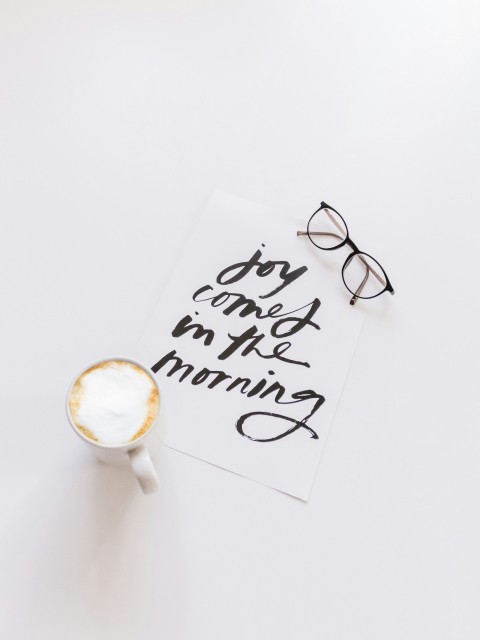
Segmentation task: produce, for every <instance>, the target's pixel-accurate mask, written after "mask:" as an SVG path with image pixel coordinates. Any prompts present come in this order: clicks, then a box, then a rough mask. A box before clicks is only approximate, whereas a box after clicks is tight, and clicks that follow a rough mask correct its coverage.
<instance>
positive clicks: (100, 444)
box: [65, 356, 162, 450]
mask: <svg viewBox="0 0 480 640" xmlns="http://www.w3.org/2000/svg"><path fill="white" fill-rule="evenodd" d="M115 360H117V361H119V362H130V363H131V364H134V365H136V366H137V367H139V368H140V369H142V370H143V371H145V373H146V374H147V375H148V376H149V377H150V378H151V379H152V380H153V383H154V384H155V387H156V388H157V393H158V411H157V413H156V415H155V418H154V420H153V422H152V424H151V425H150V427H149V428H148V429H147V431H145V433H142V435H141V436H139V437H138V438H135V440H130V441H129V442H124V443H123V444H104V443H103V442H97V441H96V440H91V439H90V438H88V437H87V436H86V435H85V434H84V433H82V432H81V431H80V429H78V428H77V427H76V426H75V423H74V421H73V418H72V414H71V413H70V404H69V400H70V394H71V393H72V389H73V387H74V385H75V383H76V381H77V380H78V379H79V378H80V376H82V375H83V374H84V373H85V371H88V369H91V368H92V367H96V366H97V365H99V364H102V363H103V362H112V361H115ZM65 408H66V412H67V418H68V422H69V423H70V426H71V427H72V429H73V430H74V432H75V433H76V434H77V436H79V437H80V438H82V440H84V441H85V442H87V443H88V444H90V445H93V446H94V447H100V448H102V449H116V450H121V449H125V450H130V449H134V448H135V447H136V446H137V444H138V443H140V442H141V441H142V440H143V439H144V438H146V436H148V435H149V433H150V432H151V431H152V429H153V428H154V426H155V422H156V421H157V418H158V415H159V413H160V411H161V408H162V394H161V392H160V387H159V386H158V382H157V380H156V378H155V376H154V375H153V373H152V372H151V371H150V370H149V369H147V367H146V366H145V365H144V364H143V363H141V362H139V361H138V360H135V359H134V358H129V357H127V356H112V357H110V358H101V359H100V360H96V361H95V362H92V364H90V365H88V366H87V367H84V368H83V369H82V370H81V371H80V373H78V374H77V375H76V376H75V377H74V378H73V380H72V382H71V383H70V385H69V387H68V391H67V398H66V401H65Z"/></svg>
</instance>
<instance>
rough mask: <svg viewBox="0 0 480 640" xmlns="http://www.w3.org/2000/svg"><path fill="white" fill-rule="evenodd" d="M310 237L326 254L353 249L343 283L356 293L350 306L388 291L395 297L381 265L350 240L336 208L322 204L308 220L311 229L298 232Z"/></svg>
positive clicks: (345, 268)
mask: <svg viewBox="0 0 480 640" xmlns="http://www.w3.org/2000/svg"><path fill="white" fill-rule="evenodd" d="M307 235H308V237H309V239H310V241H311V242H312V243H313V244H314V245H315V246H316V247H317V248H318V249H322V250H323V251H334V250H335V249H340V247H343V246H348V247H350V249H352V253H351V254H350V255H349V256H348V257H347V259H346V260H345V264H344V265H343V267H342V279H343V283H344V285H345V286H346V287H347V289H348V290H349V291H350V293H352V294H353V297H352V299H351V300H350V304H355V302H356V301H357V299H358V298H363V299H370V298H376V297H377V296H379V295H381V294H382V293H385V291H388V292H389V293H391V294H392V296H393V294H394V293H395V291H394V290H393V287H392V285H391V284H390V280H389V279H388V276H387V274H386V273H385V271H384V269H383V267H382V266H381V264H380V263H379V262H377V260H375V258H372V256H370V255H368V253H364V252H363V251H360V249H359V248H358V247H357V245H356V244H355V243H354V242H353V241H352V240H351V239H350V236H349V234H348V227H347V223H346V222H345V220H344V219H343V218H342V216H341V215H340V214H339V213H338V211H336V210H335V209H334V208H333V207H330V206H329V205H328V204H326V203H325V202H321V203H320V208H319V209H317V210H316V211H315V213H314V214H313V215H312V217H311V218H310V220H309V221H308V224H307V230H306V231H297V236H307Z"/></svg>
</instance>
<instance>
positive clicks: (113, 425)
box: [67, 358, 161, 493]
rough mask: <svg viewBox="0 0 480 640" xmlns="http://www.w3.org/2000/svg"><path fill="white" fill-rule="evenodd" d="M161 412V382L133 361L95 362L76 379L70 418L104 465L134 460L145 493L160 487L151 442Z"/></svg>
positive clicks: (69, 402)
mask: <svg viewBox="0 0 480 640" xmlns="http://www.w3.org/2000/svg"><path fill="white" fill-rule="evenodd" d="M160 409H161V402H160V394H159V389H158V386H157V382H156V380H155V378H154V377H153V375H152V373H151V372H150V371H149V370H148V369H146V368H145V367H144V366H143V365H141V364H140V363H139V362H136V361H134V360H131V359H123V358H111V359H108V360H103V361H101V362H97V363H95V364H94V365H92V366H90V367H89V368H88V369H86V370H85V371H83V372H82V373H81V374H80V375H79V376H78V377H77V378H76V379H75V380H74V382H73V384H72V385H71V387H70V390H69V392H68V395H67V415H68V418H69V420H70V424H71V425H72V427H73V428H74V430H75V431H76V433H77V434H78V435H79V436H80V437H81V438H82V440H84V441H85V442H86V443H87V444H88V445H89V446H90V447H91V448H92V450H93V451H94V453H95V454H96V455H97V457H98V458H100V459H101V460H103V461H104V462H107V463H111V464H128V462H130V465H131V467H132V469H133V471H134V472H135V475H136V476H137V479H138V481H139V483H140V486H141V488H142V490H143V491H144V492H145V493H153V492H154V491H156V490H157V488H158V478H157V475H156V472H155V468H154V466H153V463H152V461H151V459H150V455H149V453H148V450H147V449H146V446H145V443H146V441H147V440H150V442H151V438H150V436H149V434H150V432H151V431H152V429H153V427H154V426H156V425H158V424H159V422H160V416H159V414H160Z"/></svg>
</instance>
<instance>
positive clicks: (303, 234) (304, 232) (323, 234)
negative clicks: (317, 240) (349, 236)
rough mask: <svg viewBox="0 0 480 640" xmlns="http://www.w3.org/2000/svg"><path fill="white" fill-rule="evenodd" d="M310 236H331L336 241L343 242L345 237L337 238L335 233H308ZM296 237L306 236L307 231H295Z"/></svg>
mask: <svg viewBox="0 0 480 640" xmlns="http://www.w3.org/2000/svg"><path fill="white" fill-rule="evenodd" d="M310 235H311V236H332V238H337V239H338V240H345V236H343V237H342V236H339V235H337V234H336V233H329V232H328V231H310ZM297 236H308V231H297Z"/></svg>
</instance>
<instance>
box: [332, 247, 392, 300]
mask: <svg viewBox="0 0 480 640" xmlns="http://www.w3.org/2000/svg"><path fill="white" fill-rule="evenodd" d="M342 273H343V281H344V282H345V286H346V287H347V289H348V290H349V291H350V292H351V293H353V294H354V295H355V296H357V297H358V298H374V297H375V296H378V295H379V294H380V293H382V292H383V291H384V290H385V287H386V285H387V282H386V276H385V272H384V271H383V269H382V267H381V266H380V264H379V263H378V262H377V261H376V260H375V259H374V258H372V257H370V256H368V255H367V254H365V253H356V254H355V255H353V256H351V257H350V258H348V259H347V261H346V262H345V265H344V267H343V272H342Z"/></svg>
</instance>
